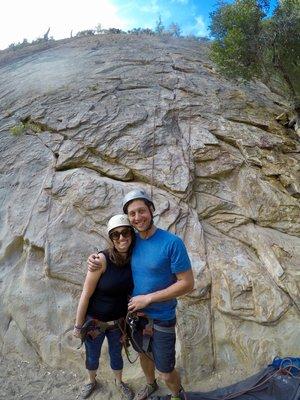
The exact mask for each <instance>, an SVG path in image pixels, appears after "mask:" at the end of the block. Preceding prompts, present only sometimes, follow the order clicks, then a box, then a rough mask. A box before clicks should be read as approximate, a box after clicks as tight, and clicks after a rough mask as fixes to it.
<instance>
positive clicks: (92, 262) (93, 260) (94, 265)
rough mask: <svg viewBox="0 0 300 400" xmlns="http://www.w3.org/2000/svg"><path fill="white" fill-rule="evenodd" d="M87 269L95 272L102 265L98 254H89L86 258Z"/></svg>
mask: <svg viewBox="0 0 300 400" xmlns="http://www.w3.org/2000/svg"><path fill="white" fill-rule="evenodd" d="M87 264H88V270H89V271H90V272H95V271H97V270H99V269H100V268H102V267H103V265H102V262H101V260H100V257H99V254H95V253H94V254H91V255H90V256H89V258H88V260H87Z"/></svg>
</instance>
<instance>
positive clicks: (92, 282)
mask: <svg viewBox="0 0 300 400" xmlns="http://www.w3.org/2000/svg"><path fill="white" fill-rule="evenodd" d="M107 233H108V236H109V238H110V240H111V246H110V247H109V248H108V249H106V250H103V251H101V252H100V253H99V254H98V257H99V260H100V262H101V268H100V269H99V270H97V271H95V272H90V271H88V273H87V275H86V279H85V282H84V286H83V290H82V294H81V297H80V300H79V304H78V308H77V314H76V322H75V326H74V331H73V334H74V336H76V337H81V328H82V326H83V324H84V322H85V321H86V320H89V319H94V320H95V319H96V320H98V321H101V322H102V324H101V325H102V329H101V330H103V326H104V329H105V331H104V332H101V331H100V332H99V331H94V332H97V334H98V336H96V337H95V335H91V336H90V335H87V336H86V339H85V342H84V343H85V349H86V368H87V371H88V375H89V382H88V383H87V384H85V385H84V386H83V388H82V392H81V398H83V399H86V398H87V397H88V396H90V394H91V393H92V392H93V391H94V390H95V389H96V387H97V381H96V375H97V369H98V366H99V358H100V353H101V347H102V344H103V341H104V339H105V337H106V338H107V340H108V349H109V356H110V366H111V369H112V370H113V373H114V376H115V383H116V386H117V388H118V389H119V390H120V392H121V393H122V396H123V398H125V399H128V400H131V399H132V398H133V397H134V393H133V391H132V390H131V389H130V387H129V386H128V385H127V384H126V383H124V382H123V381H122V369H123V358H122V343H121V338H122V331H121V329H120V320H122V318H125V316H126V313H127V304H128V296H129V295H130V294H131V291H132V289H133V282H132V276H131V268H130V255H131V252H132V247H133V244H134V230H133V228H132V227H131V225H130V223H129V220H128V218H127V216H126V215H115V216H113V217H112V218H111V219H110V220H109V222H108V225H107ZM92 336H94V338H93V337H92Z"/></svg>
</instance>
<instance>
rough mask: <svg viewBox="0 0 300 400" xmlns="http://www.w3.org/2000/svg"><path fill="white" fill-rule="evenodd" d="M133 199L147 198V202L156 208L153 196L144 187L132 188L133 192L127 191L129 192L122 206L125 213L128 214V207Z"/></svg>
mask: <svg viewBox="0 0 300 400" xmlns="http://www.w3.org/2000/svg"><path fill="white" fill-rule="evenodd" d="M132 200H146V201H147V202H149V203H150V204H151V205H152V207H153V210H155V207H154V204H153V201H152V199H151V197H150V196H149V195H148V193H147V192H145V190H144V189H135V190H132V191H131V192H129V193H127V194H126V195H125V196H124V199H123V204H122V206H123V212H124V213H125V214H127V207H128V204H129V203H130V202H131V201H132Z"/></svg>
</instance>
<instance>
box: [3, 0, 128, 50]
mask: <svg viewBox="0 0 300 400" xmlns="http://www.w3.org/2000/svg"><path fill="white" fill-rule="evenodd" d="M118 10H119V9H118V7H117V6H116V5H114V4H113V3H112V1H111V0H86V1H85V2H79V1H78V2H77V1H73V0H51V1H49V2H48V1H46V2H44V1H41V0H26V1H20V0H10V1H9V2H7V4H6V5H5V8H3V9H2V11H1V15H0V49H3V48H5V47H7V46H8V45H9V44H11V43H16V42H21V41H23V39H24V38H26V39H28V40H29V41H32V40H34V39H36V38H38V37H41V36H42V35H43V34H44V33H45V32H46V31H47V29H48V28H49V27H50V28H51V29H50V34H49V35H50V36H53V37H54V39H62V38H66V37H69V36H70V32H71V30H72V31H73V34H76V33H77V32H78V31H81V30H85V29H93V28H94V27H95V26H96V25H97V24H99V23H100V24H101V26H102V27H103V28H112V27H114V28H119V29H123V30H125V29H127V28H128V26H129V25H130V22H131V21H129V20H126V19H125V18H121V17H120V16H119V14H118Z"/></svg>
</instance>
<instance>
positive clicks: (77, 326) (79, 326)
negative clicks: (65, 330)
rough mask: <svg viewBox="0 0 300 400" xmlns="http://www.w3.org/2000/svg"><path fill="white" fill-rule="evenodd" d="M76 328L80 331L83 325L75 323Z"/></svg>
mask: <svg viewBox="0 0 300 400" xmlns="http://www.w3.org/2000/svg"><path fill="white" fill-rule="evenodd" d="M74 328H75V329H77V330H78V331H80V330H81V328H82V325H74Z"/></svg>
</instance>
